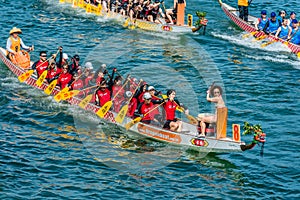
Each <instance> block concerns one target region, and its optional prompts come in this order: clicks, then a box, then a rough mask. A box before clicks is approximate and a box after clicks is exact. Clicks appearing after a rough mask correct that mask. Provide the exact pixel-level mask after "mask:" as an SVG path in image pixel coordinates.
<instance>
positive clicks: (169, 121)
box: [163, 119, 177, 129]
mask: <svg viewBox="0 0 300 200" xmlns="http://www.w3.org/2000/svg"><path fill="white" fill-rule="evenodd" d="M171 122H177V119H173V120H167V121H166V123H165V124H164V126H163V128H165V129H170V123H171Z"/></svg>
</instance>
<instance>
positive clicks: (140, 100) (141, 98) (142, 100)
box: [138, 92, 145, 103]
mask: <svg viewBox="0 0 300 200" xmlns="http://www.w3.org/2000/svg"><path fill="white" fill-rule="evenodd" d="M144 94H145V92H141V94H140V95H139V97H138V100H139V102H140V103H143V102H144Z"/></svg>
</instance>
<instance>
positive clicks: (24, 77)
mask: <svg viewBox="0 0 300 200" xmlns="http://www.w3.org/2000/svg"><path fill="white" fill-rule="evenodd" d="M33 72H34V70H33V69H31V70H28V71H26V72H24V73H23V74H21V75H20V76H18V79H19V81H20V82H21V83H23V82H24V81H26V80H27V79H28V78H29V77H30V76H31V75H32V74H33Z"/></svg>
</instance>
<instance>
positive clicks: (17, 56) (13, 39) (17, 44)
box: [6, 27, 33, 68]
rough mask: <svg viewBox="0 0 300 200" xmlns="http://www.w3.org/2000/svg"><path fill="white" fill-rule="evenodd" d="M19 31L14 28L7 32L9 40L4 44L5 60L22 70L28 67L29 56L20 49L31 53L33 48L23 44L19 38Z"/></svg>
mask: <svg viewBox="0 0 300 200" xmlns="http://www.w3.org/2000/svg"><path fill="white" fill-rule="evenodd" d="M21 33H22V31H21V29H19V28H17V27H14V28H13V29H11V30H10V32H9V35H10V36H9V38H8V39H7V42H6V50H7V58H8V59H10V60H11V61H12V62H13V63H14V64H18V65H19V66H20V67H22V68H29V67H30V57H29V54H28V53H27V52H25V51H22V50H21V47H22V48H23V49H25V50H27V51H33V46H32V47H28V46H26V45H25V44H24V42H23V40H22V39H21V38H20V37H19V34H21Z"/></svg>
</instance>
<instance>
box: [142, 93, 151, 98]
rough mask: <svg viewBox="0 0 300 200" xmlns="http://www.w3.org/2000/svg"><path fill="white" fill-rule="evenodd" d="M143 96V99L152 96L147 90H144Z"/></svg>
mask: <svg viewBox="0 0 300 200" xmlns="http://www.w3.org/2000/svg"><path fill="white" fill-rule="evenodd" d="M143 98H144V99H151V98H152V96H151V94H150V93H149V92H145V94H144V95H143Z"/></svg>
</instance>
